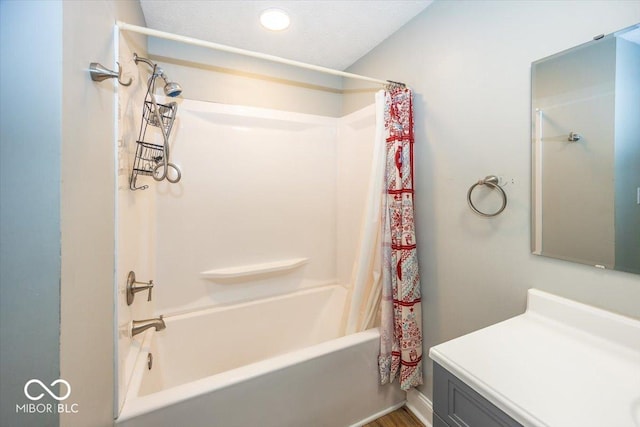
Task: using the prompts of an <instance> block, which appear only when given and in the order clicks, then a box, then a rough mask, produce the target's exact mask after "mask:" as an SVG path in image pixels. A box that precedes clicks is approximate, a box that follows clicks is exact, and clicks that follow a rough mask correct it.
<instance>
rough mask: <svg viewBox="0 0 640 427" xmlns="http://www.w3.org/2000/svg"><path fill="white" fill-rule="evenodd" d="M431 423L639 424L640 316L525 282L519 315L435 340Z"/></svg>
mask: <svg viewBox="0 0 640 427" xmlns="http://www.w3.org/2000/svg"><path fill="white" fill-rule="evenodd" d="M429 356H430V357H431V359H432V360H433V362H434V365H433V366H434V377H433V378H434V379H433V410H434V417H433V424H434V426H435V427H512V426H526V427H568V426H569V427H574V426H575V427H609V426H612V427H613V426H615V427H639V426H640V404H639V402H640V387H639V385H640V320H638V319H633V318H630V317H625V316H621V315H619V314H616V313H612V312H610V311H605V310H602V309H600V308H597V307H593V306H590V305H586V304H582V303H579V302H577V301H572V300H569V299H566V298H562V297H559V296H557V295H552V294H549V293H547V292H543V291H540V290H537V289H529V291H528V298H527V310H526V311H525V312H524V313H523V314H521V315H519V316H515V317H512V318H510V319H507V320H505V321H502V322H499V323H496V324H495V325H491V326H488V327H486V328H483V329H479V330H477V331H474V332H471V333H469V334H466V335H463V336H461V337H458V338H455V339H452V340H450V341H447V342H444V343H442V344H438V345H437V346H435V347H432V348H431V349H430V350H429Z"/></svg>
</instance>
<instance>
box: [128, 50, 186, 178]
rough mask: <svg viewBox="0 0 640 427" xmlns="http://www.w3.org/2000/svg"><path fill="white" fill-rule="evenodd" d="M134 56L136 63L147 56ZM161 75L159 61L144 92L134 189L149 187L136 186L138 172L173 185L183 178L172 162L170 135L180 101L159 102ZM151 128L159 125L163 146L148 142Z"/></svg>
mask: <svg viewBox="0 0 640 427" xmlns="http://www.w3.org/2000/svg"><path fill="white" fill-rule="evenodd" d="M134 58H135V59H136V62H138V61H139V60H144V58H139V57H138V56H137V55H135V56H134ZM144 62H146V61H144ZM162 76H163V72H162V70H161V69H160V68H159V67H158V65H157V64H153V73H152V75H151V77H150V78H149V84H148V85H147V94H146V95H145V98H144V105H143V107H142V120H141V123H140V133H139V135H138V139H137V140H136V154H135V159H134V162H133V168H132V170H131V177H130V179H129V188H130V189H131V190H145V189H147V188H149V186H148V185H142V186H140V187H138V186H137V184H136V180H137V178H138V175H146V176H152V177H153V179H155V180H156V181H162V180H164V179H166V180H167V181H169V182H170V183H172V184H175V183H177V182H178V181H180V178H181V177H182V173H181V172H180V169H179V168H178V167H177V166H176V165H175V164H173V163H171V162H170V161H169V135H170V134H171V129H172V128H173V123H174V121H175V119H176V113H177V111H178V104H177V103H176V102H170V103H168V104H159V103H158V102H157V101H156V98H155V96H154V94H153V93H154V91H155V86H156V79H157V78H158V77H162ZM151 128H157V129H158V130H159V131H160V133H161V134H162V139H163V143H162V145H159V144H156V143H153V142H149V140H148V139H147V138H148V137H149V136H151V135H153V134H154V132H150V135H147V131H148V130H150V129H151ZM170 169H173V170H174V171H175V175H173V176H172V175H170V174H169V170H170Z"/></svg>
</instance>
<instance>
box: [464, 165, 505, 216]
mask: <svg viewBox="0 0 640 427" xmlns="http://www.w3.org/2000/svg"><path fill="white" fill-rule="evenodd" d="M498 182H500V179H498V177H497V176H495V175H488V176H486V177H485V178H484V179H481V180H479V181H478V182H476V183H475V184H473V185H472V186H471V188H469V191H468V192H467V202H468V203H469V207H470V208H471V210H473V211H474V212H475V213H477V214H478V215H481V216H484V217H492V216H496V215H498V214H500V213H501V212H502V211H503V210H504V208H506V207H507V193H505V192H504V190H503V189H502V187H500V185H498ZM478 185H487V186H489V187H491V188H492V189H495V190H499V191H500V194H501V195H502V206H500V209H498V210H497V211H496V212H494V213H484V212H481V211H479V210H478V208H476V207H475V206H474V204H473V202H472V201H471V193H473V190H474V189H475V188H476V187H477V186H478Z"/></svg>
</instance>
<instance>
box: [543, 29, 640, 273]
mask: <svg viewBox="0 0 640 427" xmlns="http://www.w3.org/2000/svg"><path fill="white" fill-rule="evenodd" d="M531 104H532V105H531V112H532V150H533V156H532V158H533V167H532V173H533V176H532V183H533V188H532V199H533V200H532V202H533V203H532V215H531V218H532V245H531V246H532V252H533V253H534V254H538V255H544V256H548V257H553V258H559V259H564V260H568V261H574V262H579V263H584V264H590V265H594V266H596V267H599V268H607V269H615V270H622V271H628V272H633V273H640V24H638V25H634V26H632V27H630V28H627V29H624V30H621V31H618V32H616V33H613V34H610V35H607V36H605V37H599V38H595V39H594V40H592V41H590V42H588V43H585V44H583V45H580V46H577V47H575V48H572V49H569V50H566V51H564V52H560V53H558V54H556V55H552V56H550V57H547V58H544V59H541V60H539V61H536V62H534V63H533V64H532V66H531Z"/></svg>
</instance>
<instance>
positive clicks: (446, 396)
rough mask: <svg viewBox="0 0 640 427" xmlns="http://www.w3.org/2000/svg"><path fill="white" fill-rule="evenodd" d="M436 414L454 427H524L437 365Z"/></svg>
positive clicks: (434, 398) (435, 372) (434, 383)
mask: <svg viewBox="0 0 640 427" xmlns="http://www.w3.org/2000/svg"><path fill="white" fill-rule="evenodd" d="M433 375H434V377H433V410H434V412H435V413H436V415H437V416H439V417H440V418H441V419H442V420H443V421H444V422H445V423H447V425H449V426H451V427H522V424H519V423H517V422H516V421H515V420H514V419H513V418H511V417H509V416H508V415H507V414H505V413H504V412H502V411H501V410H500V409H498V408H497V407H496V406H494V405H493V404H492V403H491V402H489V401H488V400H487V399H485V398H484V397H482V396H480V394H478V393H477V392H476V391H474V390H473V389H472V388H471V387H469V386H468V385H466V384H465V383H463V382H462V381H460V380H459V379H458V378H457V377H456V376H454V375H453V374H451V373H450V372H449V371H447V370H446V369H444V368H443V367H442V366H440V365H438V364H437V363H434V364H433Z"/></svg>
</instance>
